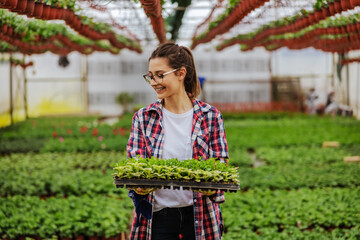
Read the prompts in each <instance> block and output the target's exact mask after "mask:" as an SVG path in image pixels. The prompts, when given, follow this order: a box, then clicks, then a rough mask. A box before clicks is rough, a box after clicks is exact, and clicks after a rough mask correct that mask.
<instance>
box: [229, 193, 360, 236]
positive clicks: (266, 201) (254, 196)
mask: <svg viewBox="0 0 360 240" xmlns="http://www.w3.org/2000/svg"><path fill="white" fill-rule="evenodd" d="M359 197H360V188H359V187H355V188H347V189H337V188H323V189H313V190H312V189H307V188H303V189H298V190H291V191H285V190H276V191H270V190H265V189H256V188H255V189H252V190H249V191H247V192H246V194H227V195H226V202H225V203H224V205H223V208H222V209H223V216H224V221H225V223H226V231H227V232H228V233H229V234H225V237H224V239H327V238H325V237H326V236H334V235H335V234H336V235H338V237H344V235H345V232H349V233H350V234H351V236H352V238H346V239H356V238H355V236H359V234H360V229H359V225H360V207H359V205H358V204H357V201H358V199H359ZM234 213H236V214H234ZM334 228H335V229H336V228H339V229H338V230H337V231H336V232H335V233H332V232H328V231H327V230H330V229H334ZM342 228H343V229H342ZM312 229H314V230H315V233H314V235H313V237H315V236H320V237H321V238H306V236H309V237H311V236H312V234H311V232H307V230H310V231H311V230H312ZM241 233H244V236H240V235H241ZM323 234H324V235H323ZM332 234H334V235H332ZM227 235H229V236H227ZM323 236H324V237H323ZM237 237H239V238H237ZM265 237H267V238H265ZM331 239H332V238H331Z"/></svg>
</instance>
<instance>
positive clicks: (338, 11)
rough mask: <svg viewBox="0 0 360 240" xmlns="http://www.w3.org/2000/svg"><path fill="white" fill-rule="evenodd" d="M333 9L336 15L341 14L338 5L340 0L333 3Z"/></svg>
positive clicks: (339, 5)
mask: <svg viewBox="0 0 360 240" xmlns="http://www.w3.org/2000/svg"><path fill="white" fill-rule="evenodd" d="M334 7H335V12H336V13H340V12H341V3H340V0H335V1H334Z"/></svg>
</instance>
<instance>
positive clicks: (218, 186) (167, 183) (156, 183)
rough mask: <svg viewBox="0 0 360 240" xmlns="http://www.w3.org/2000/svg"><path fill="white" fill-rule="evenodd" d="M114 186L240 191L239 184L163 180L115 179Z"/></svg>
mask: <svg viewBox="0 0 360 240" xmlns="http://www.w3.org/2000/svg"><path fill="white" fill-rule="evenodd" d="M114 184H115V185H116V187H117V188H121V187H127V188H135V187H136V188H138V187H142V188H158V189H159V188H162V187H163V188H165V189H170V188H171V187H173V189H179V188H180V187H183V189H184V190H222V191H226V192H227V191H229V192H236V191H238V190H239V189H240V186H239V185H237V184H227V183H213V182H185V181H175V180H161V179H119V178H116V177H115V178H114Z"/></svg>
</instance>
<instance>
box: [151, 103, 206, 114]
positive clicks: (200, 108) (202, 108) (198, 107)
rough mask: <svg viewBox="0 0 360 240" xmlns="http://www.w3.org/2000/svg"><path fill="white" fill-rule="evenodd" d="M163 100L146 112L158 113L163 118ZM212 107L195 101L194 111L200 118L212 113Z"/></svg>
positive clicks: (152, 105)
mask: <svg viewBox="0 0 360 240" xmlns="http://www.w3.org/2000/svg"><path fill="white" fill-rule="evenodd" d="M162 108H163V104H162V100H161V99H158V100H157V101H156V102H154V103H153V104H151V105H150V107H149V108H147V109H146V110H145V111H156V112H157V113H158V114H159V116H162ZM210 108H211V106H210V105H209V104H206V103H204V102H201V101H200V100H198V99H194V100H193V109H194V115H195V116H197V117H200V116H201V115H203V114H204V113H206V112H208V111H210Z"/></svg>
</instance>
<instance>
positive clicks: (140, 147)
mask: <svg viewBox="0 0 360 240" xmlns="http://www.w3.org/2000/svg"><path fill="white" fill-rule="evenodd" d="M193 106H194V114H193V124H192V135H191V143H192V146H193V158H194V159H199V158H201V159H204V160H206V159H208V158H216V159H222V160H224V161H227V159H228V158H229V156H228V148H227V141H226V136H225V129H224V122H223V119H222V116H221V113H220V112H219V111H218V110H217V109H216V108H214V107H212V106H210V105H209V104H206V103H204V102H201V101H199V100H197V99H195V100H194V101H193ZM162 107H163V106H162V103H161V100H158V101H157V102H155V103H153V104H150V105H148V106H146V107H144V108H142V109H140V110H139V111H138V112H136V113H135V114H134V117H133V122H132V129H131V133H130V137H129V142H128V145H127V154H128V157H129V158H136V157H140V158H148V157H151V156H154V157H156V158H161V157H162V152H163V146H164V129H163V128H162ZM146 200H147V201H149V202H150V203H152V204H153V203H154V194H153V193H150V194H149V195H148V196H147V198H146ZM224 201H225V197H224V192H222V191H218V192H217V193H216V194H215V195H213V196H211V197H207V196H203V195H202V194H201V193H199V192H194V221H195V235H196V240H216V239H221V235H222V231H223V219H222V215H221V211H220V206H219V204H220V203H223V202H224ZM138 218H140V219H138ZM138 220H139V222H140V226H138V227H135V223H136V222H137V221H138ZM151 223H152V219H146V218H145V217H144V216H142V215H141V214H139V216H137V214H136V212H135V214H134V222H133V226H132V229H131V234H130V239H136V240H150V239H151Z"/></svg>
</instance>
